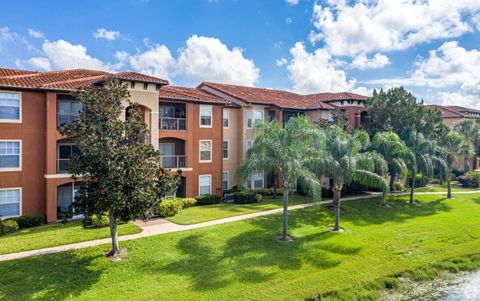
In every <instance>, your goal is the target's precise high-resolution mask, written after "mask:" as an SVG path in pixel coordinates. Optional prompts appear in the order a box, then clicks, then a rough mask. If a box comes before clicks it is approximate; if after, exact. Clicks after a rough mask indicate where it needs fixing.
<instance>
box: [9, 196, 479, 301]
mask: <svg viewBox="0 0 480 301" xmlns="http://www.w3.org/2000/svg"><path fill="white" fill-rule="evenodd" d="M407 199H408V197H406V196H405V197H397V198H394V199H392V200H391V201H390V202H391V203H392V204H393V207H392V208H383V207H379V206H378V199H369V200H360V201H351V202H344V203H343V205H342V209H343V210H342V214H343V215H342V218H343V219H342V226H343V227H344V228H345V232H344V233H332V232H328V231H327V230H326V229H327V226H329V225H332V218H331V216H332V214H331V213H332V212H331V211H329V209H328V208H326V207H325V206H322V207H320V208H319V207H317V206H315V207H312V208H307V209H302V210H295V211H292V212H291V213H290V217H289V224H290V235H292V236H293V237H294V238H295V241H294V242H293V243H290V244H285V243H280V242H278V241H276V240H275V239H274V237H275V236H276V235H278V234H279V233H280V231H281V215H272V216H265V217H260V218H256V219H251V220H244V221H239V222H234V223H228V224H223V225H217V226H212V227H207V228H203V229H197V230H189V231H182V232H177V233H170V234H164V235H158V236H152V237H148V238H144V239H139V240H134V241H126V242H121V246H122V247H127V248H128V250H129V254H128V258H127V259H125V260H123V261H120V262H111V261H109V260H108V259H106V258H105V257H103V256H102V252H103V251H105V250H108V248H109V246H108V245H104V246H99V247H93V248H88V249H82V250H76V251H71V252H64V253H58V254H48V255H42V256H39V257H32V258H24V259H20V260H15V261H7V262H0V275H2V281H0V299H5V300H31V299H36V300H65V299H66V300H155V299H157V300H159V299H161V300H299V299H303V298H305V297H309V296H313V295H317V294H319V293H324V292H327V291H330V290H336V289H342V288H347V287H351V286H354V285H358V284H361V283H363V282H366V281H370V280H372V279H377V278H381V277H385V276H387V275H391V274H396V273H399V272H401V271H405V270H411V269H413V268H416V267H419V266H424V265H427V264H430V263H434V262H438V261H441V260H443V259H446V258H451V257H456V256H467V255H470V254H475V253H480V218H479V216H480V194H474V195H462V196H460V195H458V196H456V198H455V199H452V200H446V199H444V198H443V196H439V195H429V196H427V195H425V196H418V197H417V199H420V200H421V202H420V204H418V205H408V204H407V203H406V201H407Z"/></svg>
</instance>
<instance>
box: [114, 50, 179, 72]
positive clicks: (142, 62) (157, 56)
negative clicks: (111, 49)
mask: <svg viewBox="0 0 480 301" xmlns="http://www.w3.org/2000/svg"><path fill="white" fill-rule="evenodd" d="M116 56H117V58H119V60H120V61H126V60H128V63H129V64H130V66H131V67H132V68H133V70H136V71H138V72H141V73H146V74H152V75H155V76H159V77H162V78H165V79H170V77H171V75H172V73H173V72H174V68H175V66H176V62H175V59H174V58H173V57H172V54H171V53H170V50H169V49H168V48H167V46H165V45H159V44H155V45H153V46H152V47H151V48H150V49H148V50H147V51H145V52H138V53H136V54H133V55H130V54H128V53H126V52H123V53H122V52H120V53H117V55H116Z"/></svg>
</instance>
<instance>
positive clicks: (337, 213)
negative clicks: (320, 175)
mask: <svg viewBox="0 0 480 301" xmlns="http://www.w3.org/2000/svg"><path fill="white" fill-rule="evenodd" d="M341 193H342V190H341V189H338V187H336V186H335V185H334V186H333V199H332V202H333V207H334V209H335V226H333V231H340V196H341Z"/></svg>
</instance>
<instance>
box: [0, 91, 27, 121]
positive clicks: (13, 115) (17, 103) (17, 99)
mask: <svg viewBox="0 0 480 301" xmlns="http://www.w3.org/2000/svg"><path fill="white" fill-rule="evenodd" d="M0 122H12V123H20V122H22V94H21V93H19V92H6V91H0Z"/></svg>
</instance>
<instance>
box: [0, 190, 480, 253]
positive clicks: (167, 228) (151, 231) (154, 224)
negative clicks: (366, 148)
mask: <svg viewBox="0 0 480 301" xmlns="http://www.w3.org/2000/svg"><path fill="white" fill-rule="evenodd" d="M474 193H480V190H476V191H461V192H454V194H474ZM415 194H416V195H424V194H433V195H438V194H446V193H445V192H417V193H415ZM380 195H381V193H371V194H368V195H362V196H354V197H346V198H342V199H341V201H354V200H362V199H368V198H373V197H378V196H380ZM390 195H392V196H401V195H408V193H407V192H402V193H393V194H390ZM331 202H332V200H331V199H329V200H324V201H320V202H316V203H309V204H300V205H294V206H289V207H288V210H289V211H290V210H296V209H302V208H307V207H311V206H314V205H324V204H330V203H331ZM282 210H283V208H277V209H271V210H266V211H260V212H254V213H249V214H244V215H238V216H232V217H227V218H222V219H217V220H213V221H208V222H203V223H198V224H192V225H177V224H174V223H172V222H169V221H167V220H165V219H156V220H152V221H148V222H140V221H138V222H135V223H136V224H137V225H138V226H140V227H141V228H142V229H143V231H142V232H141V233H137V234H130V235H124V236H120V237H119V240H120V241H125V240H132V239H138V238H143V237H149V236H154V235H159V234H164V233H171V232H178V231H185V230H191V229H199V228H204V227H209V226H214V225H220V224H225V223H231V222H235V221H241V220H246V219H251V218H255V217H260V216H266V215H271V214H276V213H281V212H282ZM109 243H111V239H110V238H102V239H96V240H89V241H84V242H79V243H74V244H69V245H63V246H56V247H50V248H44V249H38V250H31V251H23V252H18V253H10V254H4V255H0V261H5V260H13V259H20V258H25V257H31V256H38V255H43V254H50V253H57V252H63V251H71V250H77V249H82V248H87V247H93V246H99V245H104V244H109Z"/></svg>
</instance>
